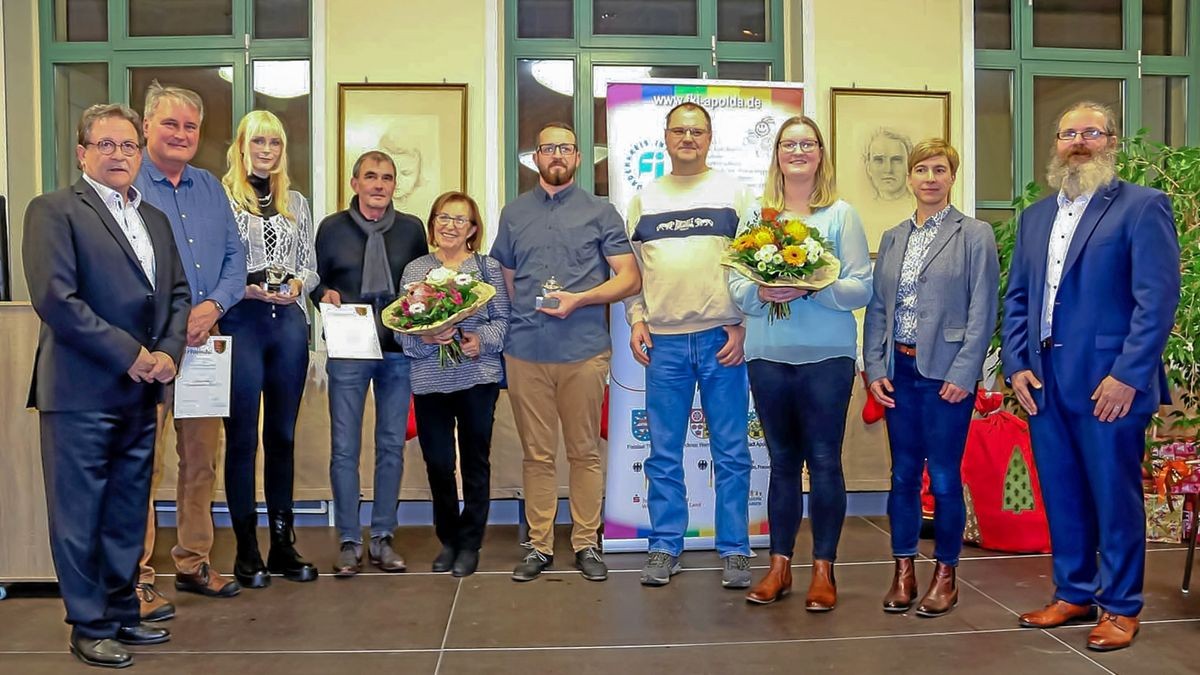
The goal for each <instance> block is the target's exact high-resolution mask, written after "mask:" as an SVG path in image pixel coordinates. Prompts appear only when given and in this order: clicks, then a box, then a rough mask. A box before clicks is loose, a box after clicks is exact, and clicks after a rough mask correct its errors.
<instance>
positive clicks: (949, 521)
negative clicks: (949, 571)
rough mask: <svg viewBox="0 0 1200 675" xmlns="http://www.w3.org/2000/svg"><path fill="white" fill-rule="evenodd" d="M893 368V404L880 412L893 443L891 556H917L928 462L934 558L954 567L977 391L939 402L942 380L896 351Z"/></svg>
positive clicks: (963, 512) (962, 521)
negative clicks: (953, 400) (923, 479)
mask: <svg viewBox="0 0 1200 675" xmlns="http://www.w3.org/2000/svg"><path fill="white" fill-rule="evenodd" d="M894 371H895V374H894V375H893V376H892V378H891V379H892V387H894V388H895V393H893V394H892V398H893V399H895V400H896V407H895V408H890V409H888V410H887V411H886V412H885V413H884V416H885V418H886V420H887V430H888V439H889V441H890V443H891V447H892V491H891V493H890V494H888V504H887V512H888V522H889V523H890V524H891V529H892V555H894V556H896V557H898V558H906V557H911V556H915V555H916V554H917V539H918V538H919V537H920V534H921V474H922V472H923V470H924V469H925V466H926V462H928V465H929V491H930V492H932V493H933V499H934V505H935V506H934V511H933V532H934V548H933V556H934V557H935V558H937V560H938V562H941V563H945V564H947V565H957V564H958V555H959V553H961V552H962V536H963V527H965V526H966V524H967V511H966V507H965V506H964V505H963V489H962V458H963V452H964V450H965V449H966V446H967V431H968V430H969V429H970V427H971V411H972V410H973V409H974V406H975V394H974V393H972V394H971V395H970V396H967V397H966V398H964V399H963V400H962V401H959V402H958V403H947V402H945V401H943V400H942V397H941V396H939V395H938V392H939V391H941V388H942V380H933V379H930V378H927V377H924V376H923V375H921V373H919V372H917V359H916V358H915V357H912V356H906V355H904V354H901V353H900V352H896V356H895V368H894Z"/></svg>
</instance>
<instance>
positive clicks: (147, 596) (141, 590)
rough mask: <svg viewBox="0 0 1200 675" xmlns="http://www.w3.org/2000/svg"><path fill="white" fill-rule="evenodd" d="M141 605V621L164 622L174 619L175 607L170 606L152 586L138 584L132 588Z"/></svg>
mask: <svg viewBox="0 0 1200 675" xmlns="http://www.w3.org/2000/svg"><path fill="white" fill-rule="evenodd" d="M134 592H135V593H137V596H138V604H139V605H141V617H142V621H151V622H153V621H166V620H167V619H173V618H175V605H172V604H171V603H170V602H168V601H167V599H166V598H164V597H163V596H162V595H160V594H159V592H158V589H157V588H155V587H154V584H138V585H137V586H136V587H135V588H134Z"/></svg>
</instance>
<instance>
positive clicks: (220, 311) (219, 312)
mask: <svg viewBox="0 0 1200 675" xmlns="http://www.w3.org/2000/svg"><path fill="white" fill-rule="evenodd" d="M208 301H209V302H211V303H212V304H214V305H216V306H217V316H225V307H224V306H222V305H221V303H219V302H217V301H216V300H213V299H212V298H209V299H208Z"/></svg>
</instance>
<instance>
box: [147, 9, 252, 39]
mask: <svg viewBox="0 0 1200 675" xmlns="http://www.w3.org/2000/svg"><path fill="white" fill-rule="evenodd" d="M129 34H130V35H131V36H134V37H157V36H164V35H175V36H179V35H233V0H185V1H184V2H163V0H129Z"/></svg>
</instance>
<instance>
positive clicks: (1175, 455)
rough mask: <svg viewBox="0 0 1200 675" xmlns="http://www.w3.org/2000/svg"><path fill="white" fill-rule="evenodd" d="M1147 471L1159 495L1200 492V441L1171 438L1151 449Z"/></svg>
mask: <svg viewBox="0 0 1200 675" xmlns="http://www.w3.org/2000/svg"><path fill="white" fill-rule="evenodd" d="M1149 455H1150V456H1149V462H1148V464H1149V466H1148V467H1147V468H1148V473H1149V474H1150V478H1151V480H1152V481H1153V483H1154V490H1153V491H1154V492H1155V493H1157V494H1158V495H1159V496H1160V497H1161V496H1165V495H1167V494H1173V495H1179V494H1188V493H1200V456H1198V455H1200V444H1198V443H1197V442H1196V441H1194V440H1191V441H1172V442H1170V443H1162V444H1160V445H1156V446H1153V447H1151V448H1150V453H1149Z"/></svg>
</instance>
